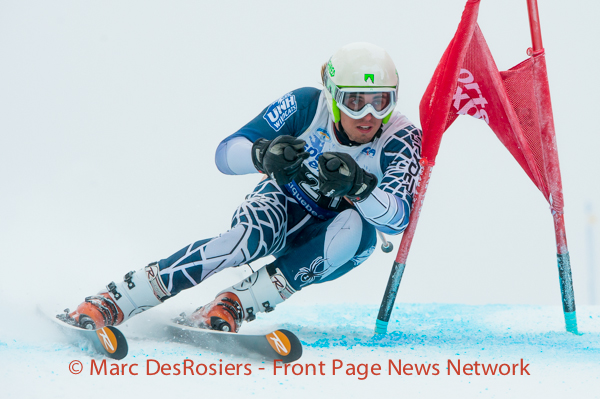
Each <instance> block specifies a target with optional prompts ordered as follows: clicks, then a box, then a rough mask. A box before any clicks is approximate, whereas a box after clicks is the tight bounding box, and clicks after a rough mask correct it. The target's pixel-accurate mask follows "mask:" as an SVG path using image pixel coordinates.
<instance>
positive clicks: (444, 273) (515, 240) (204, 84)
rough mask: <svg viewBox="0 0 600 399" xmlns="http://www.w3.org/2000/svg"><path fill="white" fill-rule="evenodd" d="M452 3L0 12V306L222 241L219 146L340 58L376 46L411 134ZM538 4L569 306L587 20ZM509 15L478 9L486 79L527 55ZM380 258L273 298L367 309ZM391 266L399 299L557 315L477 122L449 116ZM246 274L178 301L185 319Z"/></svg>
mask: <svg viewBox="0 0 600 399" xmlns="http://www.w3.org/2000/svg"><path fill="white" fill-rule="evenodd" d="M464 3H465V1H464V0H444V1H441V0H436V1H397V0H395V1H369V2H359V1H323V0H322V1H302V2H296V3H289V4H288V3H287V2H286V3H284V2H276V1H254V2H245V1H228V2H200V1H178V2H166V1H163V2H159V1H85V2H84V1H53V2H44V1H0V54H1V61H0V188H1V190H2V191H1V193H2V195H1V196H0V254H1V255H2V256H1V258H0V260H1V261H2V266H1V268H2V271H3V273H2V280H0V301H6V300H15V299H17V300H23V301H30V302H31V301H33V302H39V301H41V300H42V299H40V298H42V297H45V295H51V297H53V298H61V299H63V298H64V300H65V301H66V302H67V300H68V302H69V303H65V304H64V306H75V305H76V303H78V301H80V300H81V299H82V298H83V296H85V295H89V294H91V293H94V292H96V291H97V290H98V289H100V288H101V287H102V286H104V285H105V284H106V283H108V282H110V281H112V280H116V279H118V278H121V276H122V275H123V274H125V273H126V272H127V271H129V270H137V269H139V268H140V267H142V266H144V265H146V264H147V263H149V262H151V261H155V260H159V259H161V258H165V257H168V256H170V255H171V254H172V253H173V252H175V251H177V250H179V249H180V248H182V247H183V246H185V245H187V244H189V243H190V242H193V241H196V240H198V239H202V238H207V237H212V236H215V235H217V234H219V233H220V232H224V231H225V230H226V229H227V228H228V226H229V223H230V218H231V215H232V213H233V212H234V210H235V208H236V206H237V204H238V203H239V202H240V201H241V200H242V199H243V197H244V196H245V194H246V193H247V192H249V191H250V190H251V189H252V187H253V186H254V184H255V183H256V182H257V181H258V180H259V177H258V175H256V176H255V175H252V176H241V177H231V176H224V175H222V174H220V173H219V172H218V170H217V169H216V167H215V166H214V151H215V149H216V147H217V145H218V143H219V142H220V140H222V139H223V138H225V137H226V136H227V135H229V134H231V133H233V132H234V131H235V130H237V129H238V128H239V127H241V126H242V125H244V124H245V123H246V122H247V121H249V120H250V119H251V118H252V117H254V116H255V115H256V114H257V113H258V112H259V111H260V110H261V109H262V108H263V107H265V106H266V105H268V104H269V103H271V102H272V101H273V100H275V99H277V98H278V97H279V96H280V95H282V94H283V93H286V92H288V91H290V90H293V89H295V88H298V87H302V86H315V87H316V86H317V85H318V82H319V69H320V66H321V64H322V63H323V62H325V61H326V60H327V59H328V58H329V57H330V55H331V54H332V53H333V52H334V51H335V50H336V49H337V48H339V47H341V46H342V45H344V44H347V43H350V42H354V41H370V42H373V43H375V44H377V45H379V46H382V47H384V48H386V49H387V51H388V52H389V53H390V55H391V56H392V58H393V59H394V60H395V62H396V65H397V67H398V71H399V74H400V80H401V83H400V103H399V106H398V107H399V109H400V110H401V111H402V112H403V113H405V114H406V115H407V116H408V117H409V118H410V119H411V120H412V121H414V122H415V123H417V124H418V123H419V118H418V103H419V100H420V98H421V95H422V93H423V91H424V90H425V87H426V85H427V83H428V81H429V79H430V78H431V74H432V73H433V70H434V69H435V67H436V65H437V62H438V60H439V58H440V57H441V55H442V53H443V51H444V49H445V47H446V46H447V44H448V42H449V41H450V39H451V38H452V35H453V34H454V31H455V29H456V26H457V25H458V22H459V20H460V15H461V13H462V10H463V7H464ZM540 3H541V4H540V18H541V23H542V34H543V39H544V45H545V48H546V51H547V62H548V70H549V76H550V88H551V94H552V100H553V106H554V115H555V124H556V131H557V141H558V146H559V155H560V161H561V169H562V177H563V185H564V192H565V201H566V207H565V215H566V223H567V237H568V242H569V247H570V250H571V260H572V266H573V277H574V286H575V294H576V295H575V297H576V302H577V303H578V304H587V303H589V302H590V299H591V297H590V290H589V284H588V281H587V279H588V276H589V271H588V269H587V267H588V259H587V251H588V248H586V245H585V229H586V224H587V222H588V218H587V216H586V213H585V205H586V204H587V203H591V204H592V205H593V206H594V207H595V209H596V212H598V211H599V210H600V188H599V186H598V184H597V181H598V177H597V175H598V172H599V171H600V161H599V158H598V156H597V152H598V149H599V148H600V139H599V135H598V134H597V127H596V123H595V120H594V118H595V117H596V115H597V114H598V111H597V106H596V104H597V100H596V98H595V94H596V91H597V89H598V87H599V85H598V73H597V66H598V65H599V63H600V62H599V61H600V59H599V56H598V50H597V46H596V43H595V39H597V38H598V37H600V28H599V27H598V26H599V25H598V23H597V21H596V16H597V15H598V11H599V8H600V6H598V5H597V3H595V2H581V3H585V5H584V4H579V5H578V6H577V7H575V6H569V7H566V6H565V3H564V2H563V1H560V2H559V1H541V2H540ZM525 4H526V2H525V0H503V1H491V0H487V1H486V0H484V1H483V4H482V5H481V8H480V17H479V23H480V26H481V28H482V31H483V33H484V35H485V37H486V39H487V41H488V44H489V46H490V49H491V51H492V54H493V55H494V57H495V59H496V63H497V64H498V66H499V68H500V69H502V70H504V69H508V68H510V67H512V66H513V65H515V64H517V63H519V62H520V61H522V60H523V59H525V58H526V53H525V52H526V49H527V48H528V47H529V46H530V36H529V27H528V22H527V13H526V5H525ZM583 8H585V11H583V12H582V9H583ZM598 237H600V235H599V233H598V232H596V237H595V241H594V243H595V245H596V246H597V244H598V239H599V238H598ZM392 241H393V242H394V244H395V245H396V247H397V246H398V243H399V241H400V237H393V238H392ZM394 254H395V251H394ZM393 258H394V256H393V255H392V254H390V255H384V254H382V253H381V251H379V250H378V251H377V253H376V254H375V255H374V256H373V257H372V258H371V259H370V260H369V261H367V262H366V263H365V264H363V265H362V266H361V267H360V268H358V269H356V270H355V271H353V272H352V273H350V274H349V275H348V276H346V277H344V278H342V279H341V280H338V281H336V282H334V283H329V284H324V285H321V286H318V287H316V286H315V287H311V288H307V289H305V290H304V291H303V292H302V293H299V294H298V295H296V296H295V297H294V298H293V299H292V300H291V301H294V302H295V303H310V304H313V303H314V304H324V303H327V302H329V301H334V302H365V303H376V304H378V303H379V301H380V300H381V297H382V295H383V291H384V289H385V284H386V281H387V278H388V274H389V270H390V267H391V265H392V262H393ZM596 258H597V259H598V258H599V256H598V255H597V256H596ZM407 264H408V265H407V270H406V273H405V276H404V279H403V281H402V285H401V288H400V294H399V299H398V300H399V302H457V303H466V304H484V303H526V304H556V305H559V304H560V291H559V284H558V274H557V270H556V260H555V243H554V232H553V227H552V218H551V215H550V213H549V211H548V205H547V203H546V202H545V199H544V198H543V196H542V195H541V193H539V191H538V190H537V188H536V187H535V186H534V185H533V184H532V183H531V182H530V181H529V179H528V178H527V176H526V175H525V173H524V172H522V170H521V169H520V167H519V166H518V164H517V163H516V162H515V161H514V160H513V159H512V158H511V157H510V155H509V153H508V152H507V151H506V150H505V149H504V148H503V147H502V145H501V144H500V143H499V142H498V141H497V139H496V137H495V136H494V134H493V133H492V131H491V130H489V129H488V128H487V126H486V125H485V124H484V123H483V122H481V121H477V120H474V119H471V118H466V117H463V118H459V120H458V121H457V122H455V124H454V125H453V126H452V127H451V129H450V130H449V131H448V132H447V133H446V135H445V137H444V140H443V141H442V146H441V149H440V152H439V156H438V158H437V164H436V167H435V168H434V170H433V175H432V179H431V182H430V185H429V190H428V193H427V197H426V199H425V205H424V208H423V212H422V215H421V220H420V223H419V226H418V229H417V233H416V236H415V239H414V242H413V247H412V250H411V253H410V255H409V258H408V262H407ZM246 269H247V268H244V269H243V270H239V269H238V270H232V271H228V272H225V273H223V275H220V276H216V277H214V278H212V279H211V280H208V281H207V282H205V283H204V284H203V285H202V286H201V288H195V289H192V290H190V292H189V293H186V294H185V295H183V294H182V297H184V298H188V299H185V300H181V301H180V302H179V303H180V304H181V303H186V304H187V303H188V302H189V303H193V304H194V305H196V306H197V305H201V304H203V303H204V302H205V301H207V300H209V299H211V298H212V297H213V296H214V294H215V293H216V292H218V291H220V290H221V289H222V288H225V287H226V286H228V285H231V284H234V283H237V282H238V281H239V280H240V279H241V278H242V277H243V276H244V275H245V274H246ZM596 279H598V280H600V272H596ZM599 282H600V281H599ZM598 285H600V284H598ZM598 290H599V291H600V288H598ZM34 292H36V293H37V294H34ZM597 297H598V299H597V300H600V292H598V293H597ZM26 298H29V299H26ZM174 301H177V300H176V299H174ZM61 306H62V305H61ZM175 306H177V305H175Z"/></svg>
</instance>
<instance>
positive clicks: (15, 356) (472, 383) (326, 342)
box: [0, 304, 600, 398]
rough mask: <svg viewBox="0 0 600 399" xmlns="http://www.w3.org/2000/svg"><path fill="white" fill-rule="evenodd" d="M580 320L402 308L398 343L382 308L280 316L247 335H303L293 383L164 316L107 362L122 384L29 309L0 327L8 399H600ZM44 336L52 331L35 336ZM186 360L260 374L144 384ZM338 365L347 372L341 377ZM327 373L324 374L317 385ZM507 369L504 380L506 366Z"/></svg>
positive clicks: (589, 313)
mask: <svg viewBox="0 0 600 399" xmlns="http://www.w3.org/2000/svg"><path fill="white" fill-rule="evenodd" d="M4 310H6V309H4ZM6 311H7V312H8V310H6ZM578 313H579V326H580V330H581V332H583V334H582V335H579V336H576V335H573V334H570V333H567V332H565V331H564V327H563V321H562V311H561V309H560V308H557V307H552V306H525V305H523V306H520V305H488V306H466V305H443V304H419V305H416V304H400V305H399V306H396V308H395V309H394V312H393V314H392V319H393V320H392V322H391V323H390V328H389V334H387V335H384V336H374V335H373V326H374V321H375V318H376V315H377V306H371V305H370V306H366V305H349V304H348V305H336V306H332V307H328V308H324V307H314V306H298V305H291V306H285V305H280V306H279V307H278V309H277V311H276V312H274V313H271V314H268V315H259V318H258V319H257V320H256V321H254V322H252V323H249V324H246V325H245V326H244V327H243V331H245V332H258V331H265V330H268V329H269V328H271V327H275V326H277V327H281V328H286V329H288V330H290V331H293V332H294V333H296V334H297V335H298V337H299V338H300V340H301V341H302V343H303V345H304V354H303V356H302V358H301V359H300V360H299V361H298V362H296V364H298V365H297V366H296V368H295V369H288V375H287V376H286V375H284V370H283V369H278V370H277V374H276V375H274V368H273V365H272V364H271V363H267V364H265V363H262V362H260V361H255V360H249V359H243V358H239V357H231V356H228V355H225V354H220V353H203V351H201V350H198V349H197V348H194V347H192V346H188V345H183V344H178V343H172V342H164V340H162V339H155V338H153V336H154V335H156V334H155V332H156V331H157V330H158V329H159V324H160V322H161V320H166V319H167V318H168V314H167V313H166V312H164V311H161V309H160V308H157V309H153V310H151V311H149V312H146V313H144V314H143V315H140V316H138V317H136V318H133V319H131V320H130V321H129V322H128V323H127V325H125V326H123V327H122V328H121V330H122V331H123V332H124V333H125V335H126V336H128V339H129V354H128V356H127V357H126V358H125V359H123V360H122V361H114V360H110V359H109V360H108V361H107V370H108V371H109V372H110V370H111V368H112V367H115V366H114V365H115V364H116V365H122V364H127V365H128V366H126V367H125V369H124V370H125V375H118V376H117V375H90V370H91V366H92V361H94V362H97V364H99V363H100V362H101V361H102V359H103V358H102V357H99V356H98V355H95V354H94V353H93V352H92V351H91V350H90V349H89V346H88V344H84V343H81V344H79V345H77V346H72V345H69V344H68V343H67V342H66V340H65V338H64V336H62V335H61V333H59V332H58V331H57V330H56V329H55V328H53V327H52V326H51V324H49V323H47V321H43V318H41V317H40V316H39V315H36V314H35V311H34V310H33V309H31V310H30V311H28V312H27V313H25V314H20V315H19V317H20V319H21V320H23V324H20V325H8V324H4V325H2V328H0V359H1V363H0V386H1V387H2V388H1V391H0V392H1V394H0V397H2V398H80V397H85V398H100V397H101V398H106V397H111V398H133V397H163V396H169V397H179V396H185V397H189V396H192V397H235V398H238V397H249V396H256V397H261V398H276V397H290V398H306V397H310V396H312V397H316V398H324V397H343V398H364V397H368V396H373V395H378V396H381V395H385V397H388V395H389V397H411V398H412V397H422V398H432V397H444V398H465V397H466V398H470V397H478V398H479V397H482V398H488V397H489V398H493V397H498V398H503V397H511V398H525V397H527V398H529V397H544V398H558V397H565V396H569V397H577V398H594V397H599V392H600V381H599V375H600V373H599V371H600V367H599V365H600V307H581V308H580V309H579V311H578ZM275 314H277V316H276V317H273V315H275ZM9 315H10V312H9ZM35 325H37V326H38V327H39V326H44V327H43V328H41V329H40V328H37V329H35V328H32V327H33V326H35ZM185 359H189V360H191V361H193V362H194V367H195V366H196V365H197V364H199V363H204V364H207V365H209V364H216V365H217V367H218V365H219V364H227V363H231V364H238V363H239V364H249V366H248V368H249V369H250V370H251V372H252V373H251V374H250V375H243V373H244V372H246V371H245V369H244V368H243V367H242V368H241V369H240V370H241V372H240V374H241V375H233V376H231V375H214V376H208V375H205V376H198V375H190V374H189V373H188V374H187V375H160V373H158V374H156V375H146V373H153V372H155V371H156V370H157V368H156V364H157V363H156V362H159V363H160V364H161V365H164V364H169V365H174V364H180V365H181V364H182V363H183V361H184V360H185ZM336 359H337V360H339V361H341V362H343V365H342V367H341V368H340V369H339V370H338V371H337V372H336V374H335V375H333V374H332V368H333V366H334V361H335V360H336ZM521 359H523V364H524V365H526V364H529V366H527V368H526V370H527V371H528V372H529V373H530V375H520V367H516V368H515V371H516V374H517V375H512V374H509V375H506V376H500V375H496V376H491V375H488V376H485V375H480V376H477V375H474V374H473V375H470V376H469V375H464V374H461V375H457V374H456V372H455V371H454V369H452V368H451V370H450V371H451V375H447V373H448V370H447V365H448V363H447V362H448V360H450V361H452V363H453V364H454V366H455V367H456V366H457V365H458V360H460V361H461V365H462V366H464V364H465V363H470V364H474V362H478V363H484V364H499V365H501V364H510V365H512V364H520V361H521ZM73 360H79V361H80V362H81V363H82V365H83V371H82V372H81V374H79V375H73V374H71V373H70V372H69V364H70V362H71V361H73ZM148 360H151V361H150V362H149V363H147V361H148ZM399 361H401V362H402V364H403V365H405V364H407V363H410V364H417V365H425V366H426V365H431V367H433V365H434V364H436V363H437V364H438V367H437V368H438V370H439V372H440V373H439V375H433V372H434V369H433V368H431V369H430V370H431V371H430V373H431V374H429V375H420V376H418V375H416V374H414V375H397V373H396V372H395V369H394V368H393V367H391V366H390V364H389V363H390V362H392V363H393V364H394V365H395V366H396V367H399V366H398V362H399ZM319 362H322V363H323V373H324V374H325V375H319V367H318V364H319ZM311 363H312V364H315V365H317V366H316V371H317V375H312V368H311V369H310V371H311V375H293V373H292V370H295V371H296V372H300V370H301V366H300V365H302V370H305V367H306V365H307V364H311ZM350 363H352V364H354V365H355V366H356V367H357V368H356V374H355V375H346V372H347V370H348V367H349V365H350ZM131 364H138V366H136V367H134V368H132V369H131V370H132V371H133V372H137V373H138V375H137V376H136V375H130V374H128V370H129V368H128V367H129V365H131ZM187 364H190V363H189V361H188V363H187ZM336 364H337V365H340V363H339V362H338V363H336ZM359 364H367V365H368V368H369V371H368V373H367V374H366V377H365V366H362V367H361V368H358V365H359ZM376 364H379V365H380V366H381V369H380V371H379V373H380V375H375V374H374V373H372V372H371V370H372V369H371V367H372V366H373V365H376ZM111 366H112V367H111ZM116 367H120V366H116ZM180 367H181V366H180ZM261 367H262V368H264V370H259V368H261ZM390 368H391V372H392V375H389V374H388V370H390ZM120 370H121V369H120V368H119V372H120ZM502 370H503V371H504V372H506V370H507V368H506V366H505V367H504V368H503V369H502ZM171 371H172V372H173V370H171ZM359 371H360V373H359ZM375 371H376V372H377V370H375ZM409 371H410V370H409ZM479 372H480V373H481V372H482V370H481V369H479ZM413 373H415V371H414V370H413ZM511 373H512V371H511ZM137 395H140V396H137Z"/></svg>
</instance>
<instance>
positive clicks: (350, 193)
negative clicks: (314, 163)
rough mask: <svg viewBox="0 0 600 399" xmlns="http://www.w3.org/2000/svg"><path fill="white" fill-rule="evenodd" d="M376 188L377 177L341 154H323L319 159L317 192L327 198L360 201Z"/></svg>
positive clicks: (348, 156)
mask: <svg viewBox="0 0 600 399" xmlns="http://www.w3.org/2000/svg"><path fill="white" fill-rule="evenodd" d="M375 187H377V177H375V175H373V174H371V173H369V172H367V171H366V170H364V169H363V168H361V167H360V166H358V164H357V163H356V161H355V160H354V159H352V157H351V156H350V155H348V154H346V153H343V152H324V153H323V154H321V156H320V157H319V191H320V192H322V193H323V194H325V196H327V197H342V196H346V197H348V199H350V200H351V201H355V202H356V201H362V200H363V199H365V198H367V197H368V196H369V195H370V194H371V192H372V191H373V190H374V189H375Z"/></svg>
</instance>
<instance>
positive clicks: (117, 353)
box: [45, 314, 128, 360]
mask: <svg viewBox="0 0 600 399" xmlns="http://www.w3.org/2000/svg"><path fill="white" fill-rule="evenodd" d="M45 317H48V318H49V319H50V320H52V321H53V322H54V324H55V325H56V326H57V327H58V328H59V329H60V330H61V331H62V332H63V333H64V334H65V335H66V336H67V338H68V339H69V340H70V342H71V343H72V344H77V343H78V342H80V341H82V340H84V341H86V342H90V343H91V344H92V347H93V348H94V350H95V351H96V352H97V353H98V354H100V355H103V356H106V357H108V358H111V359H115V360H120V359H123V358H124V357H125V356H127V351H128V346H127V339H126V338H125V336H124V335H123V333H122V332H121V331H119V330H118V329H117V328H115V327H104V328H101V329H99V330H86V329H83V328H79V327H75V326H72V325H70V324H68V323H66V322H64V321H62V320H61V319H60V317H59V316H56V317H51V316H48V315H46V314H45Z"/></svg>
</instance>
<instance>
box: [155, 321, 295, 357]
mask: <svg viewBox="0 0 600 399" xmlns="http://www.w3.org/2000/svg"><path fill="white" fill-rule="evenodd" d="M166 331H167V334H168V336H169V337H171V340H173V341H176V342H181V343H185V344H190V345H194V346H198V347H200V348H204V349H208V350H210V351H214V352H222V353H226V354H228V355H233V356H240V357H253V358H256V359H259V360H269V361H273V360H276V359H280V360H281V361H282V362H283V363H291V362H294V361H296V360H298V359H300V356H302V343H301V342H300V340H299V339H298V337H297V336H296V335H294V333H292V332H290V331H288V330H283V329H281V330H275V331H272V332H270V333H268V334H240V333H230V332H223V331H215V330H207V329H203V328H197V327H188V326H186V325H182V324H177V323H176V322H172V323H169V324H167V326H166Z"/></svg>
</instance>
